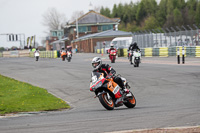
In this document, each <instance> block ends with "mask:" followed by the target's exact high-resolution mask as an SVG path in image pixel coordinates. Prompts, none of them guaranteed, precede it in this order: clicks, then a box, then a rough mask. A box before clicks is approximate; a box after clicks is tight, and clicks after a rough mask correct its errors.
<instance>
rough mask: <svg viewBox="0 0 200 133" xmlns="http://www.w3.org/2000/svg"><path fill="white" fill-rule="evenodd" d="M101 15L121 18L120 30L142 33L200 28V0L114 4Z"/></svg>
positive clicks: (147, 0)
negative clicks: (188, 26)
mask: <svg viewBox="0 0 200 133" xmlns="http://www.w3.org/2000/svg"><path fill="white" fill-rule="evenodd" d="M100 13H101V14H102V15H105V16H107V17H111V18H120V19H121V22H120V25H119V30H123V31H131V32H135V31H141V30H150V29H161V28H167V27H174V26H180V27H181V26H182V25H191V26H192V25H193V24H196V25H197V26H200V25H199V24H200V2H199V1H198V0H160V2H159V3H157V2H156V0H141V1H140V2H137V3H133V2H132V1H131V2H130V3H125V4H122V3H119V4H118V5H117V4H114V6H113V8H112V9H109V8H108V7H103V6H102V7H101V9H100Z"/></svg>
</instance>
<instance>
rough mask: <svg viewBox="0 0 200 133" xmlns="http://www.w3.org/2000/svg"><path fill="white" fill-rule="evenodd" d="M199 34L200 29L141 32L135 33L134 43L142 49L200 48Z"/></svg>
mask: <svg viewBox="0 0 200 133" xmlns="http://www.w3.org/2000/svg"><path fill="white" fill-rule="evenodd" d="M199 33H200V30H199V29H196V30H185V31H174V32H171V31H170V32H167V31H166V30H162V31H160V30H157V31H155V30H152V31H150V30H149V31H139V32H135V33H133V42H137V44H138V46H139V47H140V48H147V47H153V48H159V47H174V46H199V45H200V42H199V41H200V39H199V38H200V36H199Z"/></svg>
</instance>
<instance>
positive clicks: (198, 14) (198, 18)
mask: <svg viewBox="0 0 200 133" xmlns="http://www.w3.org/2000/svg"><path fill="white" fill-rule="evenodd" d="M196 9H197V10H196V15H195V23H196V24H197V25H199V23H200V3H198V4H197V8H196Z"/></svg>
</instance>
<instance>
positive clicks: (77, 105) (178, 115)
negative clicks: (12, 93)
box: [0, 53, 200, 133]
mask: <svg viewBox="0 0 200 133" xmlns="http://www.w3.org/2000/svg"><path fill="white" fill-rule="evenodd" d="M95 56H101V57H102V59H103V62H104V63H109V64H110V65H111V66H112V67H113V68H114V69H115V70H116V71H117V73H119V74H121V75H122V76H123V77H125V78H126V79H127V80H128V81H129V84H130V86H131V91H132V92H133V93H134V95H135V97H136V100H137V105H136V107H135V108H133V109H128V108H126V107H125V106H121V107H119V108H115V110H112V111H107V110H106V109H105V108H103V106H102V105H101V104H100V102H99V100H98V99H97V98H96V99H95V98H93V97H94V94H93V93H92V92H90V91H89V81H90V76H91V75H90V74H91V71H92V66H91V60H92V58H93V57H95ZM0 74H2V75H5V76H8V77H12V78H14V79H17V80H20V81H24V82H28V83H30V84H32V85H35V86H39V87H43V88H45V89H47V90H48V91H49V92H50V93H52V94H54V95H55V96H57V97H59V98H62V99H63V100H65V101H67V102H68V103H69V104H70V105H71V107H72V108H71V109H67V110H62V111H50V112H45V111H43V112H29V113H21V114H17V115H14V116H9V117H7V116H6V117H1V118H0V132H1V133H15V132H18V133H66V132H69V133H102V132H114V131H123V130H134V129H146V128H165V127H180V126H196V125H200V59H199V58H189V57H188V58H186V61H185V64H177V61H176V57H168V58H159V57H152V58H143V59H142V63H141V64H140V67H139V68H134V67H133V66H132V65H130V64H129V62H128V60H127V58H125V57H120V58H117V60H116V63H112V64H111V63H110V61H109V60H108V56H107V55H103V56H102V55H99V54H98V55H97V54H83V53H79V54H74V55H73V59H72V62H70V63H69V62H66V61H65V62H63V61H61V59H47V58H40V59H39V61H38V62H36V61H35V59H34V58H28V57H27V58H0ZM41 102H42V101H41Z"/></svg>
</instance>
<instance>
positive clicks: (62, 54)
mask: <svg viewBox="0 0 200 133" xmlns="http://www.w3.org/2000/svg"><path fill="white" fill-rule="evenodd" d="M66 56H67V53H66V51H62V52H61V58H62V61H65V58H66Z"/></svg>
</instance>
